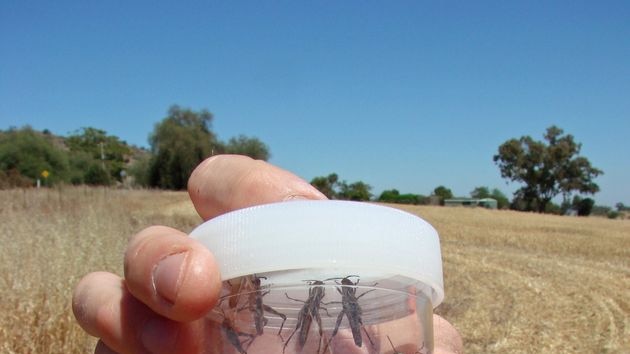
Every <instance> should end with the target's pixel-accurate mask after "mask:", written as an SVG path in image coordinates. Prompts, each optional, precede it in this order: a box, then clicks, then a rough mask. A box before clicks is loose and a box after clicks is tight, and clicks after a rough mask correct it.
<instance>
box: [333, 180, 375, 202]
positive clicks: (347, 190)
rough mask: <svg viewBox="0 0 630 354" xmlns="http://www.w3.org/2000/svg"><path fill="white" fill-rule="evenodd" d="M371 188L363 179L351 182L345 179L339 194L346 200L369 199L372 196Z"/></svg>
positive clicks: (339, 196)
mask: <svg viewBox="0 0 630 354" xmlns="http://www.w3.org/2000/svg"><path fill="white" fill-rule="evenodd" d="M371 190H372V187H371V186H370V185H369V184H367V183H365V182H362V181H357V182H354V183H350V184H348V183H346V182H345V181H343V182H341V183H340V185H339V193H338V195H337V196H338V198H339V199H344V200H354V201H368V200H370V199H371V198H372V193H371Z"/></svg>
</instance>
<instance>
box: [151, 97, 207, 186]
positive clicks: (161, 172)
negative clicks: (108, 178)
mask: <svg viewBox="0 0 630 354" xmlns="http://www.w3.org/2000/svg"><path fill="white" fill-rule="evenodd" d="M212 118H213V117H212V114H211V113H210V112H208V111H207V110H205V109H204V110H201V111H199V112H194V111H192V110H190V109H184V108H180V107H179V106H177V105H175V106H172V107H171V108H170V109H169V111H168V115H167V116H166V117H165V118H164V119H163V120H162V121H161V122H159V123H158V124H156V126H155V129H154V131H153V133H152V134H151V136H150V138H149V142H150V144H151V152H152V154H153V158H152V159H151V162H150V167H149V184H150V185H151V186H154V187H159V188H165V189H176V190H179V189H184V188H186V184H187V182H188V177H189V176H190V173H191V172H192V171H193V169H194V168H195V167H196V166H197V165H198V164H199V163H200V162H201V161H203V160H204V159H205V158H206V157H208V156H210V155H211V154H212V153H213V151H214V149H215V147H218V146H219V143H218V141H217V139H216V136H215V134H214V133H213V132H212V131H211V130H210V125H211V123H212Z"/></svg>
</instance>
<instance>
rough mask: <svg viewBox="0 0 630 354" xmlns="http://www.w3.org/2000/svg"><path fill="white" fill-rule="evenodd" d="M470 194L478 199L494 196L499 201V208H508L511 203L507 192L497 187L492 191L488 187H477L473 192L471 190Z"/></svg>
mask: <svg viewBox="0 0 630 354" xmlns="http://www.w3.org/2000/svg"><path fill="white" fill-rule="evenodd" d="M470 196H471V197H472V198H476V199H483V198H492V199H494V200H496V201H497V208H498V209H504V208H507V207H508V206H509V204H510V201H509V200H508V198H507V197H506V196H505V194H503V192H501V191H500V190H499V189H497V188H494V189H492V191H490V189H489V188H488V187H483V186H482V187H476V188H475V189H474V190H473V191H472V192H470Z"/></svg>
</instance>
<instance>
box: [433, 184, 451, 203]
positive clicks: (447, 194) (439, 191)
mask: <svg viewBox="0 0 630 354" xmlns="http://www.w3.org/2000/svg"><path fill="white" fill-rule="evenodd" d="M433 195H434V196H436V197H438V198H439V199H440V205H444V200H445V199H451V198H453V192H451V190H450V189H448V188H446V187H444V186H437V187H435V189H434V190H433Z"/></svg>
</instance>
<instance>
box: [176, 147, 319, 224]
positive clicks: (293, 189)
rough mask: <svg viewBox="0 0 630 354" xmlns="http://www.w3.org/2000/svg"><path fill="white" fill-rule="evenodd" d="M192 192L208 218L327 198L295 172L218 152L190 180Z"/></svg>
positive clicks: (201, 214) (200, 212)
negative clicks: (248, 209)
mask: <svg viewBox="0 0 630 354" xmlns="http://www.w3.org/2000/svg"><path fill="white" fill-rule="evenodd" d="M188 193H189V194H190V199H191V200H192V202H193V204H194V206H195V209H197V212H198V213H199V215H200V216H201V217H202V218H203V219H204V220H208V219H211V218H213V217H215V216H218V215H221V214H224V213H226V212H229V211H232V210H236V209H241V208H245V207H249V206H254V205H260V204H266V203H273V202H281V201H285V200H291V199H326V197H325V196H324V195H323V194H322V193H320V192H319V191H318V190H317V189H316V188H315V187H313V186H311V185H310V184H309V183H308V182H306V181H304V180H303V179H301V178H299V177H298V176H296V175H294V174H293V173H291V172H289V171H286V170H283V169H281V168H279V167H276V166H273V165H271V164H269V163H267V162H265V161H261V160H254V159H252V158H250V157H247V156H242V155H215V156H212V157H210V158H208V159H206V160H205V161H203V162H202V163H201V164H200V165H199V166H197V168H196V169H195V170H194V171H193V173H192V174H191V176H190V179H189V180H188Z"/></svg>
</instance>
